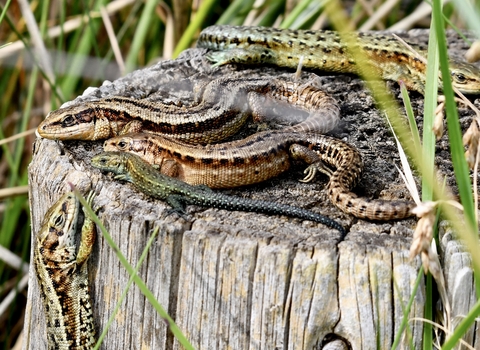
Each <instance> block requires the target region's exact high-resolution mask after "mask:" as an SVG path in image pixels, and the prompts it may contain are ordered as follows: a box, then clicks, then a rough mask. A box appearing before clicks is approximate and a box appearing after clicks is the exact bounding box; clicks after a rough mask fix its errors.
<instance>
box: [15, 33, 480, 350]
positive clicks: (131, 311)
mask: <svg viewBox="0 0 480 350" xmlns="http://www.w3.org/2000/svg"><path fill="white" fill-rule="evenodd" d="M405 35H406V36H407V38H408V35H407V34H405ZM410 35H414V36H415V37H416V38H419V40H421V41H422V40H423V41H424V42H425V40H426V38H427V36H426V33H425V32H419V31H415V32H411V33H410ZM410 39H412V37H410ZM449 39H450V41H452V43H456V45H455V44H454V45H452V47H453V48H454V50H455V53H456V54H457V55H458V54H459V53H461V52H462V51H461V50H463V49H464V48H465V47H464V46H465V45H464V46H461V45H462V44H459V43H460V41H459V40H458V38H457V37H454V36H451V37H450V38H449ZM203 54H204V51H202V50H195V49H194V50H188V51H186V52H184V53H183V54H182V56H181V57H180V58H179V59H177V60H173V61H165V62H162V63H159V64H157V65H155V66H153V67H150V68H147V69H144V70H140V71H136V72H133V73H131V74H129V75H127V76H126V77H124V78H122V79H119V80H117V81H115V82H112V83H109V82H106V83H104V84H103V85H102V87H100V88H99V89H96V90H94V91H93V92H91V94H89V95H88V94H87V95H84V96H82V97H79V98H78V99H77V100H76V102H79V101H87V100H94V99H96V98H100V97H104V96H110V95H121V96H132V97H135V98H149V99H152V100H161V101H170V102H173V103H179V102H181V103H183V104H185V105H188V104H189V103H192V101H193V94H192V90H193V83H194V82H195V81H199V80H202V79H207V80H208V79H212V78H215V77H218V76H221V75H222V74H227V73H228V74H231V73H232V72H233V71H236V72H243V73H240V74H246V75H269V76H278V77H280V78H282V77H283V78H288V79H292V72H290V71H287V70H283V69H279V68H275V67H261V68H246V67H222V68H220V69H215V70H211V69H210V66H209V64H208V63H207V62H206V61H205V60H204V59H203ZM311 78H312V73H309V72H304V73H303V75H302V79H304V80H305V81H307V80H309V79H311ZM319 83H320V84H321V85H322V87H323V88H324V89H325V90H326V91H327V92H329V93H331V94H332V95H333V96H335V98H337V99H338V101H339V104H340V106H341V113H342V122H341V125H340V126H339V127H338V128H337V129H336V130H334V131H333V132H332V135H334V136H336V137H338V138H341V139H343V140H345V141H348V142H350V143H351V144H353V145H354V146H355V147H357V148H358V149H359V150H360V151H361V152H362V155H363V157H364V162H365V165H366V168H365V172H364V176H363V180H362V181H361V183H360V184H359V186H357V188H356V189H355V192H356V193H358V194H359V195H362V196H368V197H374V198H378V197H381V198H386V199H389V198H409V196H408V192H407V190H406V189H405V186H404V185H403V184H402V180H401V179H400V177H399V176H398V173H397V170H396V169H395V164H399V160H398V159H399V158H398V152H397V150H396V146H395V142H394V140H393V138H392V136H391V134H390V132H389V130H388V127H387V126H386V122H385V120H384V119H383V116H382V113H381V112H379V111H378V110H376V109H375V106H374V101H373V99H372V97H371V96H370V94H369V92H368V90H366V88H365V87H364V85H363V82H362V81H361V80H360V79H359V78H357V77H353V76H345V75H336V76H331V75H322V76H320V78H319ZM379 84H384V83H382V82H379ZM387 86H388V87H389V88H390V89H392V91H393V92H394V94H396V95H398V91H399V90H398V87H397V86H396V84H390V83H389V84H387ZM411 96H412V103H413V105H414V108H415V111H416V112H417V114H418V115H421V112H422V109H423V104H422V96H420V95H418V94H416V93H413V94H411ZM476 103H477V105H478V102H476ZM459 108H460V115H461V116H462V120H461V122H462V126H465V125H468V124H469V122H470V121H471V118H472V116H473V113H472V112H471V111H469V110H468V109H466V108H465V107H462V106H460V107H459ZM265 127H271V125H269V126H267V125H265V124H261V125H260V126H258V125H255V124H252V125H249V126H247V127H246V128H245V130H244V131H243V132H242V133H241V135H240V136H238V137H243V136H244V135H246V134H249V133H253V132H256V131H257V130H258V129H259V128H260V129H261V128H265ZM101 150H102V142H101V141H99V142H81V141H70V142H56V141H51V140H45V139H38V140H37V141H36V142H35V144H34V158H33V160H32V163H31V164H30V168H29V184H30V208H31V213H32V235H33V236H32V241H33V242H34V239H33V237H35V234H36V232H37V231H38V229H39V226H40V223H41V221H42V219H43V215H44V214H45V212H46V211H47V210H48V208H49V207H50V206H51V205H52V204H53V202H54V201H56V200H57V199H58V198H59V197H60V196H61V195H62V194H63V193H64V192H65V191H67V190H68V189H69V185H68V183H72V184H75V185H76V186H77V187H78V188H79V189H80V191H81V192H82V193H84V194H86V193H87V192H88V191H89V190H90V189H91V190H94V191H95V193H96V198H95V201H94V205H95V206H96V207H99V217H100V219H101V220H102V222H103V223H104V225H105V226H106V228H107V229H108V230H109V232H110V234H111V235H112V237H113V239H114V240H115V242H116V243H117V245H118V246H119V249H120V251H121V252H122V253H123V254H124V255H125V256H126V257H127V259H128V261H129V262H130V264H132V265H135V264H136V263H137V261H138V259H139V257H140V255H141V253H142V251H143V249H144V247H145V244H146V242H147V240H148V238H149V236H150V233H151V232H152V230H153V228H154V227H157V226H158V227H159V228H160V230H159V234H158V237H157V239H156V240H155V243H154V244H153V246H152V247H151V249H150V251H149V254H148V257H147V259H146V260H145V261H144V263H143V265H142V266H141V268H140V271H139V276H140V277H141V278H142V279H143V280H144V281H145V283H146V285H147V286H148V288H149V289H150V291H152V293H153V294H154V295H155V297H156V298H157V300H158V301H159V302H160V303H161V304H162V305H163V307H164V308H165V309H166V310H167V311H168V312H169V314H170V316H171V317H172V318H173V319H174V320H175V322H176V323H177V325H178V326H179V327H180V329H181V330H182V331H183V332H184V334H185V335H186V337H187V338H188V339H189V340H190V341H191V343H192V344H193V345H194V347H195V348H197V349H226V348H229V349H276V348H278V349H284V348H288V349H321V348H325V349H327V348H336V347H335V346H337V345H338V344H344V345H345V344H346V345H347V347H345V348H346V349H348V348H351V349H375V348H379V349H387V348H390V347H391V345H392V343H393V340H394V338H395V337H396V335H397V333H398V330H399V329H400V325H401V322H402V317H403V311H402V310H403V309H404V307H405V306H406V305H407V304H408V301H409V298H410V296H411V293H412V290H413V286H414V283H415V280H416V279H417V276H418V271H419V267H420V262H419V259H415V260H413V261H409V259H408V255H409V246H410V243H411V236H412V233H413V229H414V227H415V220H414V219H410V220H403V221H398V222H387V223H372V222H368V221H363V220H357V219H355V218H353V217H351V216H348V215H346V214H343V213H342V212H340V211H339V210H338V209H337V208H335V207H334V206H333V205H332V204H331V203H330V201H329V199H328V195H327V191H326V190H325V185H326V183H327V180H328V179H326V178H325V177H323V176H319V177H318V178H317V179H316V180H315V181H313V182H312V183H307V184H305V183H299V182H298V179H300V178H302V177H303V174H302V173H303V170H304V167H305V166H304V165H302V164H298V166H296V167H294V168H293V169H291V170H290V171H288V172H287V173H285V174H282V175H281V176H279V177H278V178H275V179H272V180H269V181H266V182H264V183H262V184H258V185H254V186H248V187H245V188H240V189H232V190H228V191H224V192H225V193H229V194H234V195H238V196H245V197H248V198H252V199H264V200H270V201H274V202H281V203H284V204H290V205H295V206H299V207H303V208H307V209H310V210H313V211H316V212H319V213H321V214H324V215H328V216H330V217H332V218H335V219H337V220H339V221H340V222H341V223H342V225H344V226H345V227H346V228H347V230H348V235H347V237H346V239H345V241H343V242H341V243H338V239H339V233H338V232H337V231H335V230H331V229H328V228H326V227H325V226H323V225H321V224H317V223H313V222H309V221H301V220H299V219H292V218H287V217H283V216H282V217H279V216H266V215H261V214H256V213H246V212H228V211H225V210H218V209H211V208H201V207H196V206H189V207H188V209H187V212H188V214H189V220H185V219H183V218H180V217H178V216H176V215H175V214H172V215H169V216H167V217H164V216H165V212H166V210H168V206H167V205H166V204H165V203H163V202H161V201H158V200H154V199H151V198H148V197H147V196H145V195H143V194H142V193H139V192H138V191H137V190H136V189H135V188H134V187H133V186H132V185H131V184H127V183H123V182H118V181H115V180H113V178H112V176H110V175H105V174H101V173H100V172H99V171H98V170H96V169H94V168H93V167H91V165H90V163H89V160H90V159H91V157H92V156H93V155H94V154H97V153H99V152H100V151H101ZM447 152H448V140H447V139H446V138H444V139H442V140H441V141H439V143H438V144H437V153H438V162H437V166H438V167H439V169H440V170H441V171H442V173H444V174H445V175H446V176H447V182H448V183H449V184H453V183H454V178H453V175H452V173H451V171H452V169H451V162H450V161H449V160H448V159H449V156H448V153H447ZM444 237H446V238H445V239H444V240H443V241H442V242H443V243H442V247H444V248H445V250H444V251H445V255H444V258H443V261H444V264H445V273H446V274H447V275H446V277H445V278H446V280H447V287H448V293H449V298H450V300H451V303H452V307H453V311H452V312H453V315H461V314H465V313H466V312H467V310H469V309H470V308H471V307H472V305H473V303H474V302H475V293H474V286H473V274H472V270H471V268H470V265H469V264H470V261H469V257H468V255H466V253H463V251H462V249H461V247H459V245H458V242H457V243H455V242H456V241H455V240H453V239H452V238H451V237H452V235H451V233H450V234H445V236H444ZM455 244H456V245H455ZM452 245H455V247H452ZM89 277H90V286H91V295H92V298H93V308H94V317H95V322H96V326H97V331H98V333H100V332H101V331H102V330H103V328H104V327H105V324H106V322H107V320H108V318H109V317H110V315H111V313H112V310H113V309H114V307H115V304H116V302H117V301H118V299H119V298H120V295H121V294H122V292H123V290H124V288H125V286H126V285H127V283H128V280H129V275H128V273H127V272H126V270H125V269H124V268H123V267H122V266H121V264H120V263H119V261H118V258H117V257H116V255H115V252H114V251H113V250H112V249H111V248H110V247H109V246H108V244H107V243H106V241H105V240H104V239H103V237H102V236H101V234H99V235H98V238H97V241H96V243H95V247H94V251H93V254H92V256H91V258H90V260H89ZM461 286H463V288H462V287H461ZM424 301H425V292H424V285H423V282H422V284H421V286H420V288H419V289H418V291H417V293H416V295H415V298H414V302H413V306H412V309H411V312H410V314H409V318H421V317H423V307H424ZM408 328H409V330H408V334H409V336H404V337H402V341H401V344H403V345H402V347H403V348H409V347H410V344H413V346H414V348H420V346H421V340H422V332H423V323H422V322H420V321H411V322H409V324H408ZM409 337H410V338H409ZM467 337H468V339H467V338H466V339H467V340H468V341H469V342H474V341H475V342H477V343H478V338H479V336H478V334H477V335H475V334H474V333H473V330H472V332H470V333H469V334H468V335H467ZM474 345H475V344H474ZM476 346H479V345H478V344H477V345H476ZM24 348H25V349H45V348H46V332H45V317H44V310H43V306H42V304H41V300H40V294H39V290H38V283H37V280H36V278H35V275H34V270H33V269H31V274H30V284H29V290H28V305H27V314H26V320H25V345H24ZM178 348H181V347H180V346H179V345H178V343H177V341H176V340H175V339H174V338H173V336H172V335H171V333H170V332H168V331H167V325H166V321H165V320H164V319H162V318H161V317H160V316H159V315H158V314H157V313H156V311H155V309H154V308H153V307H152V306H151V305H150V303H149V302H148V301H147V300H146V299H145V297H144V295H143V294H142V293H141V292H140V290H139V289H138V288H137V287H136V286H133V287H132V288H131V290H130V291H129V292H128V294H127V297H126V299H125V301H124V302H123V303H122V306H121V308H120V311H119V313H118V314H117V315H116V316H115V319H114V322H113V324H112V326H111V328H110V330H109V331H108V333H107V335H106V337H105V339H104V341H103V345H102V349H178ZM338 348H341V347H338ZM338 348H337V349H338Z"/></svg>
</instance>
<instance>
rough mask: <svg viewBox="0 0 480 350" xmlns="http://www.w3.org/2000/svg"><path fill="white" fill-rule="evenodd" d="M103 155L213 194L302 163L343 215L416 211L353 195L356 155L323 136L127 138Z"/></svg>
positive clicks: (109, 143) (387, 216)
mask: <svg viewBox="0 0 480 350" xmlns="http://www.w3.org/2000/svg"><path fill="white" fill-rule="evenodd" d="M104 150H105V151H122V152H130V153H133V154H136V155H138V156H140V157H142V158H143V159H144V160H146V161H147V162H149V163H150V164H154V165H156V166H158V170H159V171H160V172H161V173H163V174H166V175H169V176H174V177H176V178H178V179H180V180H182V181H185V182H187V183H189V184H191V185H207V186H208V187H211V188H232V187H238V186H243V185H250V184H254V183H258V182H262V181H265V180H267V179H270V178H273V177H275V176H278V175H279V174H280V173H282V172H284V171H286V170H288V169H289V167H290V165H291V160H292V159H300V160H302V161H304V162H306V163H307V164H309V167H308V168H307V170H306V171H305V173H306V174H307V176H306V177H305V180H306V181H310V180H312V179H313V178H314V176H315V173H316V172H317V171H320V172H323V173H325V174H327V175H328V176H330V181H329V183H328V193H329V196H330V198H331V201H332V202H333V203H334V204H335V205H336V206H337V207H338V208H340V209H341V210H343V211H344V212H346V213H350V214H353V215H355V216H356V217H359V218H366V219H370V220H393V219H403V218H405V217H408V216H411V215H412V213H411V209H412V208H413V207H414V206H415V204H414V202H411V201H401V200H397V201H386V200H380V199H375V200H373V199H367V198H362V197H357V196H356V195H355V194H354V193H352V192H351V189H352V188H353V187H354V186H355V184H356V183H357V182H358V180H359V178H360V176H361V172H362V170H363V162H362V158H361V156H360V153H359V152H358V151H357V150H356V149H355V148H353V147H352V146H350V145H349V144H347V143H345V142H343V141H341V140H338V139H335V138H332V137H328V136H324V135H318V134H301V133H288V132H284V131H265V132H261V133H257V134H254V135H252V136H250V137H247V138H246V139H243V140H238V141H233V142H226V143H220V144H215V145H206V146H194V145H189V144H185V143H183V142H180V141H177V140H170V139H168V138H165V137H161V136H157V135H151V134H128V135H123V136H118V137H115V138H112V139H109V140H106V141H105V143H104ZM325 164H326V165H327V166H329V167H333V168H335V171H331V170H330V169H329V168H328V167H325Z"/></svg>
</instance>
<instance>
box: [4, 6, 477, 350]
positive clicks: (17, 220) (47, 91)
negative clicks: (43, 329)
mask: <svg viewBox="0 0 480 350" xmlns="http://www.w3.org/2000/svg"><path fill="white" fill-rule="evenodd" d="M326 4H327V1H313V0H287V1H282V0H280V1H278V0H256V1H253V0H233V1H226V0H220V1H213V0H200V1H195V2H193V1H189V0H174V1H166V2H163V1H157V0H145V1H133V0H115V1H110V2H109V1H96V0H93V1H92V0H90V1H87V0H83V1H61V0H50V1H48V0H44V1H38V0H34V1H31V2H27V0H18V1H9V0H7V1H5V0H2V1H0V12H1V14H0V91H1V94H0V99H1V103H0V121H1V125H2V126H1V128H0V139H2V140H1V141H0V142H1V143H2V148H1V149H0V199H1V202H0V249H1V250H0V347H1V348H3V349H11V348H13V347H15V346H17V347H18V346H20V343H21V342H17V339H19V336H20V338H21V331H22V328H23V317H24V309H25V305H26V288H27V278H28V276H27V275H28V263H29V261H30V257H29V255H30V222H29V220H30V214H29V204H28V197H27V170H28V164H29V162H30V159H31V154H32V143H33V141H34V138H35V135H34V134H33V130H34V129H35V127H36V126H37V125H38V124H39V122H40V121H41V120H42V119H43V118H44V117H45V116H46V115H47V113H48V112H49V111H50V110H52V109H56V108H58V107H59V106H60V105H61V104H62V103H63V102H65V101H68V100H71V99H73V98H75V97H76V96H78V95H79V94H82V92H83V91H84V90H85V89H86V88H87V87H89V86H99V85H101V84H102V82H103V81H104V80H114V79H116V78H118V77H120V76H122V75H124V74H126V73H128V72H130V71H132V70H134V69H137V68H140V67H144V66H147V65H151V64H153V63H154V62H156V61H158V60H161V59H169V58H173V57H175V56H176V55H178V53H179V52H181V51H182V50H184V49H185V48H187V47H190V46H191V45H192V44H193V43H194V41H195V39H196V37H197V36H198V33H199V32H200V30H201V29H202V28H204V27H206V26H208V25H211V24H215V23H217V24H237V25H263V26H277V27H285V28H286V27H288V28H313V29H322V28H331V27H332V26H331V24H330V22H329V19H328V16H327V15H326V12H325V11H324V10H325V6H326ZM341 5H342V6H343V8H344V10H345V12H346V13H347V15H348V17H349V18H350V19H351V22H350V23H348V24H347V23H345V26H347V27H349V28H350V29H352V30H403V29H409V28H412V27H423V28H425V27H427V28H428V27H429V26H430V14H431V6H430V4H428V3H427V2H422V1H419V0H411V1H410V0H404V1H398V0H393V1H392V0H369V1H366V0H357V1H352V0H350V1H344V2H342V3H341ZM457 6H459V5H458V4H457ZM476 6H480V5H479V4H478V3H477V4H476ZM443 10H444V15H445V16H446V17H447V18H448V19H449V20H450V21H451V22H452V23H455V25H456V26H458V27H459V28H467V25H466V24H465V23H464V22H463V19H462V18H465V16H461V15H460V14H459V13H458V12H456V11H455V6H454V4H453V3H452V2H448V1H447V2H446V4H445V5H444V8H443ZM477 10H478V9H477ZM337 24H338V23H337ZM22 262H24V264H23V265H22Z"/></svg>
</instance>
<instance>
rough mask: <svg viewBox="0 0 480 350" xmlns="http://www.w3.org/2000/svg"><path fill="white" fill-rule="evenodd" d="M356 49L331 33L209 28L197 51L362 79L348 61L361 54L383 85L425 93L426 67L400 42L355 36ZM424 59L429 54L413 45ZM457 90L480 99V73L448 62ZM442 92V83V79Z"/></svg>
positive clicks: (221, 60) (225, 59)
mask: <svg viewBox="0 0 480 350" xmlns="http://www.w3.org/2000/svg"><path fill="white" fill-rule="evenodd" d="M350 35H352V36H353V41H354V42H355V43H356V47H353V48H352V47H349V48H348V49H347V47H346V45H345V44H344V43H343V42H342V40H341V39H340V36H339V35H338V34H337V33H336V32H333V31H327V30H325V31H324V30H318V31H314V30H292V29H276V28H267V27H247V26H228V25H215V26H211V27H207V28H205V29H204V30H203V31H202V32H201V33H200V36H199V38H198V41H197V47H201V48H208V49H211V50H216V51H214V52H210V53H208V54H207V58H208V59H209V60H210V61H212V62H214V63H215V64H216V65H222V64H226V63H242V64H262V63H263V64H265V63H266V64H273V65H277V66H283V67H290V68H297V67H298V65H299V62H300V58H301V57H303V59H302V65H303V67H305V68H310V69H318V70H323V71H329V72H337V73H353V74H358V73H359V69H360V65H357V64H356V62H355V61H354V60H353V59H352V58H351V56H350V55H349V50H351V49H361V50H362V51H363V52H364V54H365V55H366V57H367V59H368V60H369V62H370V63H371V65H372V66H373V67H374V68H375V69H376V71H377V74H378V76H379V77H381V78H382V79H384V80H393V81H395V82H398V81H399V80H401V81H403V82H404V83H405V86H406V87H407V88H408V89H410V90H416V91H418V92H420V93H422V94H423V93H424V89H425V77H426V64H425V63H423V62H422V61H421V60H420V59H419V58H417V56H416V55H415V54H414V53H413V52H412V51H410V50H409V49H408V48H406V47H405V46H404V45H403V44H402V43H400V42H399V41H398V40H397V39H395V38H394V37H392V36H388V35H378V34H372V33H363V32H361V33H352V34H350ZM409 45H410V46H411V47H413V48H414V49H415V50H417V51H418V53H419V54H421V55H422V56H424V57H426V50H425V49H424V48H423V47H421V46H419V45H416V44H413V43H409ZM449 66H450V75H451V77H452V82H453V85H454V86H455V87H456V88H457V89H459V90H460V91H461V92H463V93H466V94H478V93H480V69H479V68H477V67H476V66H474V65H472V64H468V63H465V62H460V61H457V60H453V59H450V61H449ZM439 86H440V88H441V86H442V81H441V78H439Z"/></svg>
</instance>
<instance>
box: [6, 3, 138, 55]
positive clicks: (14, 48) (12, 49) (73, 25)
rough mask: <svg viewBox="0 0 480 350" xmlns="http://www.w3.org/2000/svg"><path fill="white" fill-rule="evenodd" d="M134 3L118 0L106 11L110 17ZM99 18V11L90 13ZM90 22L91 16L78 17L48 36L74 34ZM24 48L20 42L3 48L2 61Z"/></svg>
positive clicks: (50, 30) (49, 30)
mask: <svg viewBox="0 0 480 350" xmlns="http://www.w3.org/2000/svg"><path fill="white" fill-rule="evenodd" d="M134 2H135V0H116V1H112V2H110V3H109V4H107V5H106V6H105V9H106V11H107V13H108V14H109V15H112V14H114V13H116V12H118V11H120V10H122V9H123V8H125V7H127V6H129V5H131V4H133V3H134ZM99 16H100V14H99V13H98V12H97V11H91V12H90V18H97V17H99ZM88 21H89V16H86V15H83V16H77V17H76V18H73V19H70V20H68V21H65V22H64V23H63V24H62V25H58V26H55V27H52V28H50V29H48V31H47V35H46V36H47V37H48V38H50V39H53V38H58V37H59V36H60V35H61V34H62V33H63V34H67V33H70V32H73V31H74V30H76V29H78V28H79V27H81V26H82V25H84V24H85V23H87V22H88ZM23 48H24V46H23V43H22V41H20V40H17V41H14V42H12V43H10V45H8V46H2V48H0V60H3V59H5V58H7V57H10V56H12V55H14V54H17V53H19V52H20V51H22V50H23Z"/></svg>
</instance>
